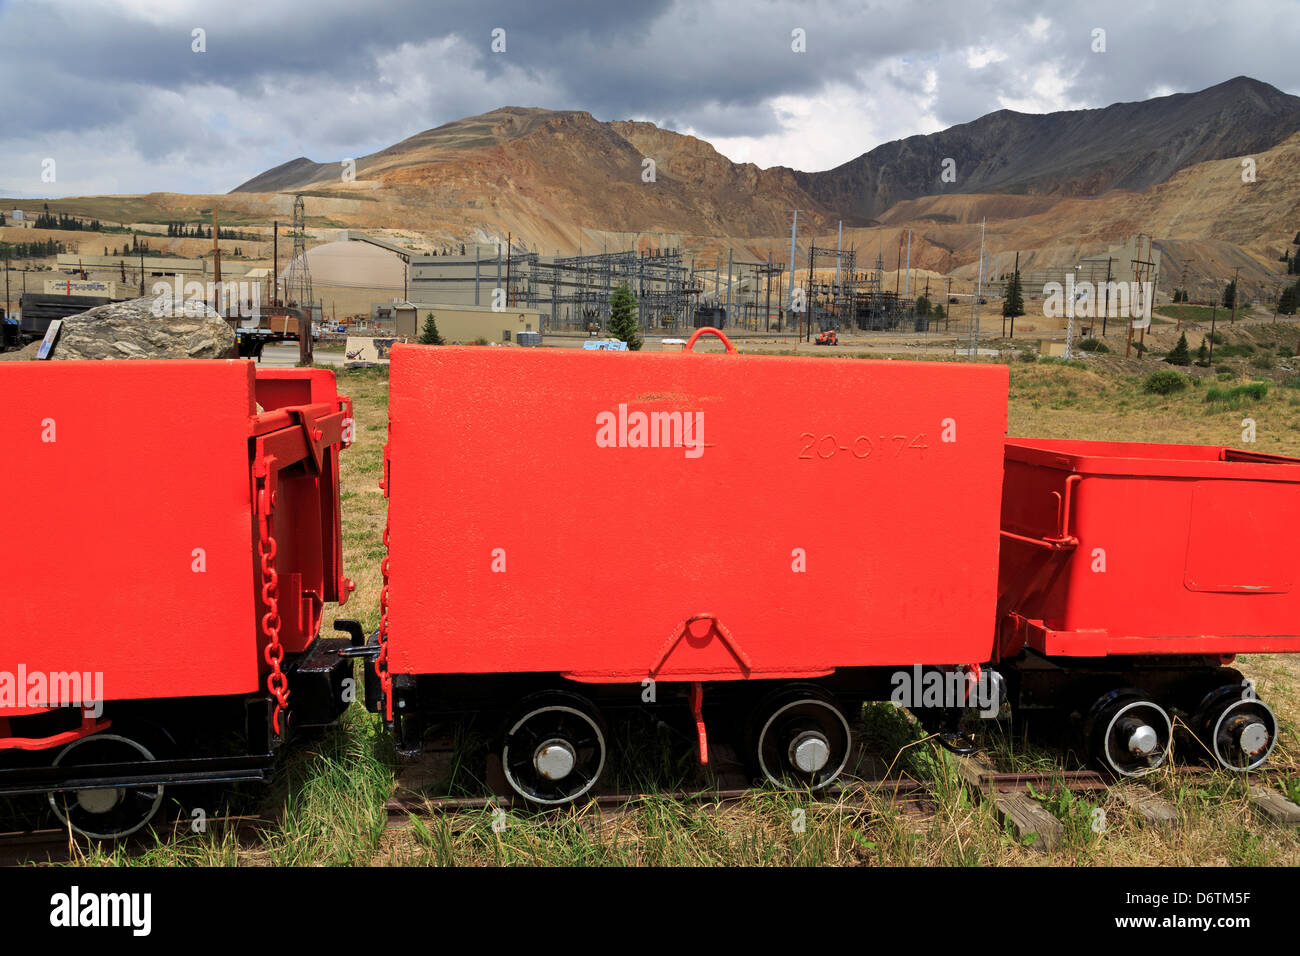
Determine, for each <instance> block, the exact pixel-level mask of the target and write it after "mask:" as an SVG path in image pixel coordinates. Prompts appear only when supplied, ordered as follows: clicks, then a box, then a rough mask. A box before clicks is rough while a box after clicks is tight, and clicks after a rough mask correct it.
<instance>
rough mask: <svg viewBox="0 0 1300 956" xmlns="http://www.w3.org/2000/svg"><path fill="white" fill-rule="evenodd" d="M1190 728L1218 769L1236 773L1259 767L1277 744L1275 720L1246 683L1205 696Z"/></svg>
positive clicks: (1220, 689) (1232, 685)
mask: <svg viewBox="0 0 1300 956" xmlns="http://www.w3.org/2000/svg"><path fill="white" fill-rule="evenodd" d="M1192 728H1193V730H1194V731H1195V733H1196V736H1197V739H1198V740H1200V742H1201V743H1202V744H1203V745H1204V746H1205V747H1206V748H1208V749H1209V751H1210V753H1211V754H1212V755H1213V757H1214V759H1215V760H1216V761H1218V763H1219V766H1221V767H1223V768H1224V769H1225V770H1233V771H1236V772H1239V773H1241V772H1245V771H1247V770H1254V769H1255V768H1256V767H1258V766H1260V765H1261V764H1262V763H1263V762H1264V761H1265V760H1267V759H1268V755H1269V754H1270V753H1272V752H1273V747H1274V745H1275V744H1276V743H1277V718H1276V717H1274V716H1273V711H1271V710H1270V709H1269V708H1268V705H1267V704H1265V703H1264V702H1263V701H1262V700H1260V699H1259V698H1258V697H1256V696H1255V694H1254V691H1253V689H1252V688H1251V687H1250V685H1249V684H1225V685H1224V686H1222V687H1217V688H1215V689H1214V690H1212V691H1210V692H1209V693H1208V694H1206V695H1205V697H1204V699H1203V700H1202V701H1201V704H1200V706H1199V707H1197V708H1196V713H1195V714H1194V715H1193V717H1192Z"/></svg>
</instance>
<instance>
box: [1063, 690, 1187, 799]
mask: <svg viewBox="0 0 1300 956" xmlns="http://www.w3.org/2000/svg"><path fill="white" fill-rule="evenodd" d="M1084 738H1085V742H1086V744H1087V748H1088V754H1089V756H1091V757H1092V759H1093V760H1094V761H1096V763H1097V764H1098V765H1100V766H1101V767H1102V768H1104V769H1107V770H1111V771H1113V772H1114V773H1116V774H1118V775H1119V776H1121V777H1140V776H1142V775H1143V774H1145V773H1150V772H1151V771H1152V770H1155V769H1156V768H1157V767H1159V766H1161V765H1162V764H1163V763H1164V762H1165V760H1166V758H1168V756H1169V744H1170V741H1171V740H1172V738H1173V723H1172V722H1171V721H1170V719H1169V715H1168V714H1167V713H1166V712H1165V710H1164V708H1163V707H1161V706H1160V705H1159V704H1157V703H1156V702H1155V701H1153V700H1151V699H1150V698H1149V697H1147V695H1146V694H1145V693H1143V692H1142V691H1140V690H1136V689H1134V688H1131V687H1125V688H1120V689H1118V690H1113V691H1111V692H1110V693H1108V694H1106V695H1105V696H1103V697H1101V698H1100V699H1099V700H1097V702H1096V703H1094V704H1093V705H1092V709H1091V710H1090V711H1089V713H1088V718H1087V721H1086V722H1085V724H1084Z"/></svg>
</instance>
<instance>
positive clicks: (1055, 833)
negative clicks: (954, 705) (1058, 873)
mask: <svg viewBox="0 0 1300 956" xmlns="http://www.w3.org/2000/svg"><path fill="white" fill-rule="evenodd" d="M957 771H958V773H960V774H961V775H962V778H963V779H965V780H966V782H967V783H969V784H970V785H971V787H972V788H973V789H974V790H975V791H976V792H978V793H979V794H980V795H981V796H983V797H985V798H991V799H992V800H993V806H994V809H995V810H996V812H997V817H998V822H999V823H1002V824H1003V825H1004V826H1005V825H1006V824H1008V823H1009V824H1010V825H1011V828H1012V829H1013V830H1014V831H1015V834H1016V836H1017V837H1018V838H1019V839H1020V840H1021V841H1024V840H1026V839H1028V838H1029V836H1030V835H1031V834H1037V839H1035V840H1034V841H1033V843H1032V844H1031V845H1032V846H1033V847H1034V849H1036V850H1039V851H1040V852H1043V853H1047V852H1050V851H1051V850H1054V849H1056V847H1057V846H1059V845H1060V843H1061V841H1062V840H1064V839H1065V825H1064V824H1063V823H1061V821H1060V820H1058V819H1056V817H1054V816H1052V814H1050V813H1048V812H1047V810H1045V809H1044V808H1043V806H1042V804H1040V803H1039V802H1038V801H1037V800H1035V799H1034V798H1033V797H1031V796H1030V795H1029V794H1028V793H1025V792H1024V791H1023V790H1021V789H1019V788H1016V789H1007V790H1001V789H998V787H997V784H996V779H995V778H996V776H997V773H996V771H995V770H994V769H993V768H992V767H990V766H989V765H988V764H987V763H986V762H985V761H984V760H982V759H980V758H978V757H958V758H957Z"/></svg>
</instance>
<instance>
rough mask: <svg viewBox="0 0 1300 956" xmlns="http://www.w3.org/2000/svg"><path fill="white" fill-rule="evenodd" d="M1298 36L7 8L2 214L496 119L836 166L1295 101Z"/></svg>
mask: <svg viewBox="0 0 1300 956" xmlns="http://www.w3.org/2000/svg"><path fill="white" fill-rule="evenodd" d="M1297 22H1300V21H1298V20H1297V16H1296V6H1295V5H1294V4H1291V3H1282V2H1278V0H1233V2H1231V3H1222V2H1218V0H1210V2H1206V0H1184V2H1171V3H1151V2H1137V0H1116V2H1112V0H1097V2H1090V3H1087V4H1078V3H1076V4H1069V5H1065V4H1055V3H1052V4H1049V3H1044V2H1039V3H1029V2H1017V0H1000V2H996V3H992V2H978V0H952V2H949V0H936V2H927V3H908V2H902V0H898V2H894V3H860V2H808V0H803V2H783V0H682V2H672V0H632V2H622V0H615V2H610V0H577V2H571V3H564V2H550V0H466V2H460V0H448V2H443V0H411V2H404V0H397V2H387V0H371V2H359V0H310V2H307V0H257V2H254V3H242V2H222V3H209V2H197V0H0V196H22V197H37V196H68V195H94V194H105V193H143V192H151V191H160V190H165V191H174V192H194V193H221V192H226V191H228V190H230V189H231V188H233V187H235V186H236V185H238V184H239V183H241V182H243V181H244V180H246V179H248V178H251V177H252V176H254V175H256V174H257V173H259V172H262V171H263V170H265V169H267V168H270V167H272V166H276V165H278V164H280V163H282V162H285V161H287V160H290V159H293V158H295V157H297V156H307V157H310V158H311V159H314V160H317V161H321V162H323V161H337V160H340V159H343V158H346V157H358V156H363V155H365V154H367V153H370V152H373V151H375V150H377V149H380V148H383V147H384V146H388V145H390V144H392V143H394V142H396V141H398V140H400V139H403V138H405V137H407V136H409V135H411V134H413V133H417V132H419V131H421V130H425V129H429V128H432V127H435V126H439V125H441V124H442V123H446V122H449V121H451V120H454V119H458V118H460V117H463V116H470V115H473V114H476V113H482V112H485V111H487V110H491V109H495V108H497V107H499V106H506V105H511V106H541V107H548V108H552V109H579V110H587V111H588V112H590V113H592V114H593V115H595V116H596V118H598V119H602V120H613V119H644V120H650V121H652V122H655V123H658V124H660V125H661V126H667V127H669V128H672V129H675V130H678V131H681V132H684V133H691V134H693V135H696V136H701V137H703V138H705V139H708V140H709V141H710V142H712V143H713V144H714V145H715V146H716V147H717V148H718V149H719V150H721V151H722V152H723V153H724V154H726V155H727V156H729V157H730V158H732V159H734V160H737V161H747V162H754V163H758V164H759V165H760V166H773V165H786V166H793V167H795V168H798V169H805V170H816V169H826V168H829V167H832V166H835V165H838V164H839V163H842V162H844V161H846V160H849V159H851V158H853V157H854V156H857V155H858V154H860V153H863V152H865V151H866V150H868V149H870V148H871V147H873V146H876V145H878V144H880V143H882V142H887V141H889V140H892V139H897V138H899V137H903V136H908V135H912V134H914V133H929V132H934V131H935V130H939V129H942V128H944V127H947V126H951V125H954V124H957V123H963V122H967V121H969V120H973V119H975V118H977V117H978V116H980V115H982V114H984V113H988V112H991V111H993V110H996V109H1001V108H1008V109H1016V110H1022V111H1025V112H1048V111H1051V110H1060V109H1075V108H1084V107H1101V106H1106V105H1108V104H1110V103H1115V102H1121V101H1128V100H1140V99H1146V98H1148V97H1152V96H1160V95H1164V94H1168V93H1174V92H1191V91H1195V90H1199V89H1203V88H1205V87H1207V86H1213V85H1214V84H1216V83H1220V82H1222V81H1224V80H1227V79H1230V78H1232V77H1234V76H1238V75H1243V74H1244V75H1247V76H1253V77H1254V78H1256V79H1259V80H1263V81H1265V82H1267V83H1271V84H1273V85H1274V86H1277V87H1278V88H1280V89H1282V90H1285V91H1287V92H1289V93H1300V56H1297V52H1296V45H1295V43H1294V42H1293V40H1294V38H1295V37H1296V35H1297V32H1296V31H1297ZM196 30H201V31H203V33H202V34H201V35H200V37H201V42H200V39H196V34H195V31H196ZM1097 30H1104V31H1105V32H1104V43H1105V50H1104V52H1094V50H1093V47H1094V46H1096V45H1097V44H1098V37H1097V35H1096V34H1095V31H1097ZM494 31H504V35H502V34H500V33H497V34H496V35H497V38H498V41H497V42H498V45H500V41H501V38H502V36H503V38H504V46H505V49H504V51H502V52H495V51H494V50H493V49H492V46H493V35H494ZM799 31H801V33H800V32H799ZM800 38H802V44H803V47H804V51H803V52H796V50H795V49H793V47H795V46H798V45H799V42H800ZM1288 38H1290V39H1288ZM200 45H202V46H204V47H205V48H206V49H204V50H202V51H196V50H195V47H196V46H200ZM47 159H53V160H54V165H53V168H54V176H55V180H54V182H48V181H45V182H43V181H42V170H43V169H48V165H43V163H44V161H45V160H47Z"/></svg>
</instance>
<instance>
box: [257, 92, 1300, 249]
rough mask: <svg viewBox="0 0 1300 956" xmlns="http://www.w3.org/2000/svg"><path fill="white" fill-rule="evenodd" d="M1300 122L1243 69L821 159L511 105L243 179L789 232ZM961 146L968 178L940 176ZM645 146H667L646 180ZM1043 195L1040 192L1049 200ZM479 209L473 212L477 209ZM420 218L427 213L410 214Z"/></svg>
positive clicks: (1258, 146) (1099, 190)
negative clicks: (1191, 87) (763, 154)
mask: <svg viewBox="0 0 1300 956" xmlns="http://www.w3.org/2000/svg"><path fill="white" fill-rule="evenodd" d="M1298 130H1300V97H1295V96H1291V95H1288V94H1286V93H1283V92H1281V91H1279V90H1277V89H1276V88H1274V87H1272V86H1269V85H1268V84H1267V83H1261V82H1259V81H1257V80H1252V79H1249V78H1247V77H1237V78H1235V79H1232V80H1228V81H1227V82H1224V83H1220V84H1218V85H1217V86H1212V87H1210V88H1208V89H1205V90H1201V91H1200V92H1197V93H1178V94H1174V95H1171V96H1162V97H1157V98H1155V99H1151V100H1145V101H1142V102H1136V103H1116V104H1114V105H1112V106H1108V107H1105V108H1104V109H1092V110H1070V111H1064V112H1056V113H1046V114H1038V115H1034V114H1027V113H1017V112H1013V111H1011V110H999V111H997V112H995V113H990V114H988V115H986V116H983V117H980V118H979V119H977V120H974V121H973V122H970V123H964V124H961V125H960V126H954V127H951V128H950V129H946V130H943V131H942V132H939V133H933V134H931V135H928V136H910V137H908V138H906V139H902V140H896V141H894V142H891V143H885V144H883V145H880V146H877V147H875V148H874V149H872V150H870V151H869V152H867V153H864V154H862V155H861V156H859V157H858V158H857V159H854V160H851V161H850V162H848V163H845V164H843V165H842V166H838V167H836V168H834V169H829V170H825V171H823V172H812V173H809V172H799V171H797V170H792V169H787V168H785V167H773V168H770V169H759V168H758V167H757V166H754V165H753V164H748V163H745V164H742V163H733V162H731V161H730V160H728V159H727V158H726V157H725V156H723V155H721V154H720V153H718V152H717V151H716V150H715V149H714V148H713V147H712V146H710V145H709V144H708V143H706V142H704V141H702V140H699V139H696V138H694V137H691V136H684V135H682V134H679V133H675V132H672V131H670V130H664V129H660V128H658V127H656V126H655V125H653V124H651V123H641V122H622V121H615V122H601V121H598V120H596V119H595V118H593V117H592V116H591V114H589V113H585V112H576V111H562V112H561V111H552V110H543V109H525V108H519V107H505V108H502V109H499V110H494V111H492V112H490V113H485V114H483V115H481V116H474V117H469V118H466V119H461V120H456V121H454V122H451V123H447V124H445V125H443V126H439V127H437V128H436V129H431V130H427V131H425V132H423V133H419V134H417V135H415V136H412V137H410V138H408V139H405V140H403V141H401V142H399V143H396V144H394V145H393V146H390V147H388V148H387V149H384V150H381V151H379V152H377V153H373V154H371V155H369V156H363V157H361V158H359V159H358V160H357V161H356V180H357V181H356V182H355V183H348V182H344V181H343V177H342V170H343V167H342V165H341V163H338V162H334V163H317V162H313V161H312V160H310V159H307V158H305V157H299V158H298V159H294V160H291V161H289V162H287V163H284V164H283V165H281V166H277V167H275V168H274V169H271V170H267V171H266V172H264V173H262V174H261V175H259V176H256V177H254V178H253V179H250V180H249V181H248V182H246V183H243V184H242V185H240V186H238V187H236V189H235V190H234V192H236V193H248V192H254V193H257V192H286V191H291V190H294V191H298V190H311V191H312V193H313V194H315V195H319V196H322V197H325V196H330V197H338V198H360V197H361V196H364V197H365V198H367V199H370V200H376V199H379V198H380V197H378V196H375V195H374V192H375V191H376V190H378V191H381V192H387V193H390V194H391V195H392V198H395V199H397V200H398V201H399V202H400V203H401V204H402V205H410V204H413V203H417V202H418V201H419V198H420V196H421V194H423V196H424V199H425V202H426V203H427V202H432V203H434V204H435V205H437V206H438V207H440V208H443V209H446V210H448V211H450V210H459V211H466V210H493V211H495V212H496V216H494V217H493V218H497V219H503V218H506V217H507V214H508V215H509V216H510V217H514V218H516V219H518V220H519V221H520V222H521V223H527V222H529V221H533V220H536V221H549V222H551V223H552V224H556V223H565V224H568V225H570V226H572V227H577V228H580V229H604V230H613V231H619V232H656V233H665V234H668V233H671V234H686V235H719V236H721V235H726V236H738V237H745V236H776V235H780V234H781V233H783V232H784V231H785V230H786V229H787V228H788V223H789V210H790V209H791V208H798V209H800V211H801V221H803V222H806V223H807V225H808V228H811V229H814V230H819V229H822V228H824V227H826V226H828V225H832V224H833V223H834V222H835V220H837V219H843V220H844V221H845V224H846V225H851V226H852V225H870V224H873V223H874V222H877V221H881V222H883V221H885V220H886V219H887V218H895V219H896V218H897V214H895V215H894V216H892V217H889V216H887V213H888V211H889V210H890V209H891V208H893V207H896V206H897V205H898V204H899V203H902V202H906V201H908V200H914V199H919V198H922V197H934V196H943V195H952V194H988V193H995V194H1006V195H1008V196H1009V197H1010V196H1021V197H1042V198H1046V199H1052V198H1055V199H1064V198H1089V197H1095V196H1100V195H1103V194H1105V193H1107V192H1110V191H1112V190H1132V191H1142V190H1146V189H1149V188H1151V187H1153V186H1156V185H1158V184H1161V183H1164V182H1166V181H1167V180H1169V179H1170V178H1171V177H1172V176H1173V175H1174V174H1176V173H1177V172H1179V171H1180V170H1183V169H1186V168H1188V167H1190V166H1193V165H1195V164H1198V163H1203V162H1207V161H1211V160H1217V159H1223V158H1226V157H1233V156H1242V155H1248V154H1251V153H1255V152H1262V151H1264V150H1267V149H1269V148H1271V147H1273V146H1275V145H1277V144H1278V143H1280V142H1282V141H1283V140H1285V139H1287V138H1288V137H1289V136H1290V135H1291V134H1293V133H1295V132H1297V131H1298ZM946 159H951V160H952V161H953V166H952V168H953V170H954V172H955V175H956V180H955V182H943V181H942V180H941V178H940V176H941V173H942V172H943V169H944V160H946ZM646 160H653V161H654V164H655V166H654V181H653V182H647V181H646V175H647V166H646ZM1040 204H1041V200H1040ZM471 218H473V217H472V216H471ZM412 225H414V224H412Z"/></svg>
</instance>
